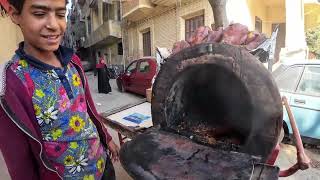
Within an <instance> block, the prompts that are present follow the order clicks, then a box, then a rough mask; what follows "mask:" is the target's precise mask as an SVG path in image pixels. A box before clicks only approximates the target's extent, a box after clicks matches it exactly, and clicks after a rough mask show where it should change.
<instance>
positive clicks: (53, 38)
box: [41, 34, 61, 43]
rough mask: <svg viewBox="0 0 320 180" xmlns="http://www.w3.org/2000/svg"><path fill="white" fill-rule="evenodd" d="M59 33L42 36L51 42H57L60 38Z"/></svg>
mask: <svg viewBox="0 0 320 180" xmlns="http://www.w3.org/2000/svg"><path fill="white" fill-rule="evenodd" d="M60 36H61V35H60V34H59V35H41V37H43V38H45V39H46V40H47V41H48V42H49V43H56V42H57V41H59V39H60Z"/></svg>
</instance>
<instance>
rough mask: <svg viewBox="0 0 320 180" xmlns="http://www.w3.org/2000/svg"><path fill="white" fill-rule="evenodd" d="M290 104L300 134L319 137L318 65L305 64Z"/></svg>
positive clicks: (319, 95) (319, 69) (319, 68)
mask: <svg viewBox="0 0 320 180" xmlns="http://www.w3.org/2000/svg"><path fill="white" fill-rule="evenodd" d="M290 106H291V108H292V111H293V114H294V117H295V119H296V122H297V125H298V128H299V131H300V134H301V135H302V136H305V137H311V138H314V139H320V66H315V65H306V67H305V69H304V71H303V75H302V78H301V80H300V82H299V85H298V87H297V90H296V93H294V94H293V95H292V96H291V100H290Z"/></svg>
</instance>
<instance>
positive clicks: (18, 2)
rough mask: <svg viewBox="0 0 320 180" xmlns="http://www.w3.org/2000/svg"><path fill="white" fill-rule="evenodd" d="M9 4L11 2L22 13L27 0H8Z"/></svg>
mask: <svg viewBox="0 0 320 180" xmlns="http://www.w3.org/2000/svg"><path fill="white" fill-rule="evenodd" d="M8 2H9V4H11V5H12V6H13V7H14V8H16V10H17V11H18V13H19V14H20V13H21V11H22V8H23V5H24V2H25V0H8ZM66 4H68V0H66Z"/></svg>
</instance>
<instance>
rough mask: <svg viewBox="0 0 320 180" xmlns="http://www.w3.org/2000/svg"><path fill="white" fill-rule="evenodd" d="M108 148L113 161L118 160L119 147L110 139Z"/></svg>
mask: <svg viewBox="0 0 320 180" xmlns="http://www.w3.org/2000/svg"><path fill="white" fill-rule="evenodd" d="M108 148H109V151H110V158H111V159H112V161H113V162H116V161H119V147H118V146H117V145H116V144H115V143H114V141H113V140H111V141H110V142H109V143H108Z"/></svg>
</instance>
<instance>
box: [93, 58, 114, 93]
mask: <svg viewBox="0 0 320 180" xmlns="http://www.w3.org/2000/svg"><path fill="white" fill-rule="evenodd" d="M98 54H99V63H98V64H97V65H96V69H97V70H98V92H99V93H105V94H108V93H109V92H111V91H112V90H111V86H110V83H109V81H110V72H109V70H108V67H107V64H106V61H105V60H104V58H103V55H101V54H100V52H99V53H98Z"/></svg>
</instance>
